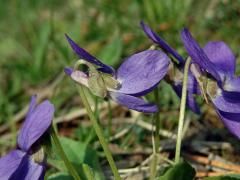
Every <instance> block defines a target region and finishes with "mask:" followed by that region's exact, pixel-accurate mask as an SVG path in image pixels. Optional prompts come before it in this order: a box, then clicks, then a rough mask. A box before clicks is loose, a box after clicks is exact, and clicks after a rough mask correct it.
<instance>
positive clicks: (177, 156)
mask: <svg viewBox="0 0 240 180" xmlns="http://www.w3.org/2000/svg"><path fill="white" fill-rule="evenodd" d="M190 62H191V58H188V59H187V60H186V63H185V66H184V75H183V87H182V97H181V104H180V112H179V120H178V134H177V142H176V151H175V163H176V164H177V163H179V160H180V152H181V143H182V133H183V124H184V115H185V108H186V100H187V82H188V71H189V66H190Z"/></svg>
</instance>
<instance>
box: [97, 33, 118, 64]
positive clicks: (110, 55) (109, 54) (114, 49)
mask: <svg viewBox="0 0 240 180" xmlns="http://www.w3.org/2000/svg"><path fill="white" fill-rule="evenodd" d="M121 54H122V40H121V39H120V38H119V36H116V37H115V38H114V39H113V40H112V41H111V42H110V43H109V44H107V45H106V46H104V48H103V49H102V50H101V52H100V53H99V55H98V57H99V59H101V61H103V62H104V63H106V64H108V65H110V66H113V65H115V64H116V63H117V62H118V61H119V59H120V57H121Z"/></svg>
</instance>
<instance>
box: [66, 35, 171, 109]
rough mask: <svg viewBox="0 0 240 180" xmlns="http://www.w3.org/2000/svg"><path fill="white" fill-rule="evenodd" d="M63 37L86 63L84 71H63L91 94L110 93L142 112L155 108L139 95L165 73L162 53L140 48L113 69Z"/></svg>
mask: <svg viewBox="0 0 240 180" xmlns="http://www.w3.org/2000/svg"><path fill="white" fill-rule="evenodd" d="M66 38H67V40H68V42H69V44H70V45H71V47H72V49H73V50H74V51H75V53H76V54H77V55H78V56H79V58H81V59H83V60H82V61H84V62H85V63H86V65H87V66H88V67H89V72H88V73H85V72H83V71H79V70H76V69H75V70H73V69H71V68H65V72H66V74H68V75H69V76H71V78H72V79H73V80H75V81H76V82H78V83H80V84H82V85H84V86H86V87H88V88H89V89H90V91H92V92H93V93H94V94H95V95H98V96H102V97H105V96H107V97H110V98H111V99H112V100H114V101H116V102H117V103H119V104H121V105H123V106H126V107H127V108H129V109H133V110H136V111H140V112H145V113H153V112H157V111H158V108H157V106H156V105H154V104H149V103H147V102H145V101H144V100H143V99H142V98H140V96H143V95H145V94H147V93H149V92H150V91H152V90H153V89H154V88H155V87H156V86H157V85H158V83H159V82H160V80H161V79H162V78H163V77H164V76H165V74H166V73H167V71H168V65H169V62H170V60H169V58H168V56H167V55H166V54H165V53H163V52H162V51H159V50H146V51H142V52H139V53H136V54H134V55H132V56H130V57H128V58H126V59H125V61H124V62H123V63H122V64H121V66H120V67H119V68H118V69H117V70H114V69H113V68H112V67H110V66H108V65H105V64H103V63H102V62H101V61H99V60H98V59H97V58H96V57H94V56H92V55H91V54H89V53H88V52H87V51H86V50H84V49H83V48H81V47H79V46H78V45H77V44H76V43H75V42H74V41H73V40H72V39H70V37H68V36H67V35H66ZM94 77H95V78H94ZM96 86H98V87H96ZM99 89H101V91H100V90H99Z"/></svg>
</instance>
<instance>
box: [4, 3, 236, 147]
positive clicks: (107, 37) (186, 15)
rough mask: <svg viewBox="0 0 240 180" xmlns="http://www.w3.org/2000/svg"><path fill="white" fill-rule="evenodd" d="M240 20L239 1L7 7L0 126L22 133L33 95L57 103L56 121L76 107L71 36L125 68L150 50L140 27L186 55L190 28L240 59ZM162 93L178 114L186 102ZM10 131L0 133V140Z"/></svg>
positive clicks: (164, 102) (165, 104)
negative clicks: (67, 72)
mask: <svg viewBox="0 0 240 180" xmlns="http://www.w3.org/2000/svg"><path fill="white" fill-rule="evenodd" d="M239 18H240V0H234V1H232V0H201V1H193V0H145V1H144V0H68V1H64V0H41V1H36V0H35V1H34V0H32V1H30V0H24V1H20V0H19V1H18V0H9V1H7V0H1V1H0V69H1V71H0V125H2V126H6V125H7V126H10V127H12V130H13V132H15V130H14V129H17V127H16V126H15V120H16V119H17V118H20V117H21V110H22V109H23V108H24V107H26V105H27V104H28V101H29V99H30V96H31V95H32V94H36V93H37V94H38V93H41V94H44V95H43V98H47V97H48V98H50V99H51V100H52V101H53V103H54V104H55V106H56V109H57V111H56V116H59V115H62V114H64V113H66V112H68V111H69V109H70V107H74V106H75V105H76V104H77V102H76V101H77V100H76V98H74V97H75V95H77V93H76V90H75V87H74V85H73V83H72V81H70V80H69V79H68V78H65V77H64V75H63V68H64V67H65V66H72V65H73V64H74V61H75V60H76V59H77V57H76V56H75V55H74V54H73V52H72V51H71V49H70V47H69V46H68V44H67V42H66V40H65V37H64V33H67V34H69V35H70V36H71V37H72V38H73V39H74V40H75V41H76V42H78V43H79V44H80V45H81V46H82V47H84V48H85V49H87V50H88V51H89V52H91V53H92V54H93V55H95V56H96V57H98V58H99V59H101V60H102V61H103V62H105V63H107V64H110V65H113V66H114V67H118V65H119V64H120V63H121V62H122V60H123V58H124V57H127V56H129V55H130V54H132V53H134V52H137V51H140V50H143V49H146V48H148V47H149V46H150V45H151V42H150V41H149V40H148V38H147V37H146V36H145V35H144V33H143V32H142V30H141V29H140V26H139V22H140V20H144V21H145V22H146V23H147V24H149V25H150V26H151V27H152V28H153V29H154V30H156V31H157V32H158V33H159V34H160V35H161V36H162V37H163V38H164V39H165V40H166V41H167V42H168V43H169V44H171V45H172V47H174V48H176V49H177V50H178V51H179V52H180V53H181V54H182V55H185V52H184V49H183V45H182V43H181V41H180V31H181V29H182V28H183V27H188V28H190V30H191V32H192V33H193V35H194V36H195V38H196V39H197V40H198V41H199V42H200V44H201V45H202V46H203V45H204V44H206V43H207V42H208V41H210V40H223V41H225V42H226V43H228V44H229V46H230V47H231V48H232V49H233V51H234V53H235V54H236V55H238V54H239V52H240V50H239V45H240V33H239V30H240V21H239ZM56 86H57V88H56ZM52 87H54V90H53V89H51V88H52ZM160 88H161V93H160V95H161V99H162V101H161V105H162V109H163V110H166V111H168V110H169V109H175V110H177V109H178V105H179V100H178V98H177V97H176V95H174V93H173V92H172V91H169V89H170V87H169V86H168V85H166V83H163V84H162V85H161V86H160ZM19 116H20V117H19ZM4 130H5V129H3V130H2V131H1V126H0V132H1V133H0V134H4V133H5V132H6V131H4ZM6 130H7V129H6ZM13 139H14V138H13ZM9 142H11V141H9ZM1 143H2V144H4V143H6V141H4V139H2V141H1ZM14 143H15V142H14V140H13V142H12V145H13V144H14ZM2 147H3V146H2ZM3 149H4V148H3Z"/></svg>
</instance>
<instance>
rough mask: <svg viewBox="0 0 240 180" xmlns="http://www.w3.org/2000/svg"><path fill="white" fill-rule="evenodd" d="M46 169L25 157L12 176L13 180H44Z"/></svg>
mask: <svg viewBox="0 0 240 180" xmlns="http://www.w3.org/2000/svg"><path fill="white" fill-rule="evenodd" d="M44 174H45V168H44V166H43V165H40V164H37V163H35V162H34V161H33V160H32V159H31V157H30V156H28V155H27V156H25V157H24V158H23V160H22V162H21V164H20V165H19V167H18V169H17V170H16V171H15V172H14V173H13V174H12V176H11V178H10V179H11V180H19V179H24V180H43V179H44Z"/></svg>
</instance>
